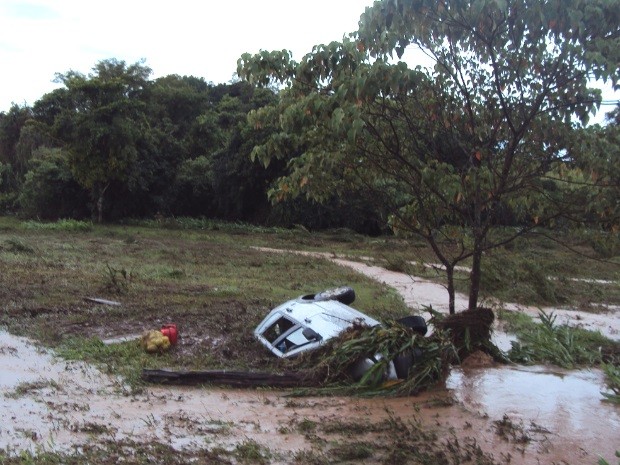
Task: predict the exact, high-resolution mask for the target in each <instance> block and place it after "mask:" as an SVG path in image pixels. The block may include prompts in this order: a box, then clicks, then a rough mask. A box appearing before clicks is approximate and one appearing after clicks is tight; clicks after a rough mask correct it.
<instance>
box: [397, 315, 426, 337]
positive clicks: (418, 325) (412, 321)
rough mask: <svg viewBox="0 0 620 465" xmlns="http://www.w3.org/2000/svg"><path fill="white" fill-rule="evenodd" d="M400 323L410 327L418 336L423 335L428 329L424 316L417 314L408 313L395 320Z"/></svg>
mask: <svg viewBox="0 0 620 465" xmlns="http://www.w3.org/2000/svg"><path fill="white" fill-rule="evenodd" d="M396 321H397V322H398V323H400V324H401V325H403V326H405V327H407V328H411V329H412V330H413V331H414V332H416V333H418V334H419V335H420V336H424V335H425V334H426V332H427V331H428V327H427V326H426V321H424V318H422V317H421V316H418V315H410V316H406V317H404V318H399V319H398V320H396Z"/></svg>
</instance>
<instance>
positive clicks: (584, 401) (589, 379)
mask: <svg viewBox="0 0 620 465" xmlns="http://www.w3.org/2000/svg"><path fill="white" fill-rule="evenodd" d="M446 385H447V387H448V389H450V390H452V391H453V394H454V395H455V397H456V398H457V399H458V400H459V401H460V402H462V403H463V404H464V405H465V406H466V407H469V408H471V409H474V410H476V411H479V412H480V413H483V414H486V415H488V416H489V417H490V418H491V419H492V420H499V419H502V418H503V416H504V415H505V414H506V415H508V416H509V417H511V418H516V419H520V420H522V421H523V423H524V424H525V425H528V424H531V423H535V424H536V425H538V426H542V427H544V428H547V429H549V430H550V431H554V432H557V433H561V435H562V436H564V435H568V436H574V437H578V436H581V437H582V438H583V437H584V436H585V437H590V438H592V439H594V440H596V439H597V438H603V437H607V438H609V435H610V432H612V431H616V432H618V431H620V407H619V406H618V405H615V404H612V403H608V402H603V399H604V397H603V396H602V394H601V391H604V390H605V379H604V375H603V373H602V372H601V371H600V370H581V371H570V372H568V371H563V370H555V369H550V368H547V367H541V366H534V367H498V368H482V369H475V368H471V369H455V370H453V372H452V373H451V375H450V377H449V378H448V380H447V383H446ZM616 437H618V436H616Z"/></svg>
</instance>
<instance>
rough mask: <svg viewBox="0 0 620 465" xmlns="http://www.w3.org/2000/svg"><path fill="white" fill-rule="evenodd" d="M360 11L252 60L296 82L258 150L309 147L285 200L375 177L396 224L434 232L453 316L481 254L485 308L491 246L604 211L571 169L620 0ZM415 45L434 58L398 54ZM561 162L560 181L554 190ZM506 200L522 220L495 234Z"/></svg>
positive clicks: (278, 153) (414, 2) (402, 5)
mask: <svg viewBox="0 0 620 465" xmlns="http://www.w3.org/2000/svg"><path fill="white" fill-rule="evenodd" d="M359 24H360V28H359V30H358V31H357V33H355V34H353V35H351V36H350V37H348V38H345V39H343V40H342V41H341V42H333V43H331V44H329V45H318V46H316V47H314V49H313V51H312V53H309V54H308V55H306V56H305V57H304V58H303V59H302V60H301V61H300V62H295V61H293V60H292V59H291V57H290V54H289V53H288V52H287V51H282V52H261V53H259V54H256V55H254V56H252V55H250V54H244V55H243V56H242V57H241V58H240V60H239V62H238V74H239V75H240V76H242V77H243V78H245V79H248V80H250V81H251V82H256V83H259V84H263V85H268V84H273V83H274V81H275V82H277V83H280V85H282V84H284V85H285V90H284V91H283V92H282V93H281V102H280V106H279V108H278V109H277V111H272V110H270V109H266V110H264V111H258V112H256V113H255V114H254V115H253V116H252V117H253V121H254V124H256V125H260V124H266V123H267V122H271V123H277V124H278V125H279V126H280V131H279V133H277V134H275V135H274V136H273V137H272V138H271V139H270V140H269V141H268V142H267V143H265V144H262V145H260V146H258V147H256V148H255V149H254V152H253V154H254V156H255V157H258V158H260V159H262V160H263V161H264V162H265V163H268V162H269V161H270V160H272V159H274V158H279V157H280V158H281V157H287V156H290V154H291V152H294V151H296V150H297V151H298V153H299V155H298V156H293V158H292V159H291V161H290V162H289V171H288V175H287V176H285V177H283V178H281V179H280V181H279V182H278V184H277V185H276V186H275V187H274V189H273V190H272V192H271V194H272V196H273V198H274V199H280V198H285V197H287V196H291V195H292V196H297V195H307V196H311V197H313V198H316V199H319V200H321V199H325V198H327V196H329V195H330V193H333V192H337V191H338V190H342V189H350V188H356V189H360V188H363V189H365V191H366V192H367V193H368V201H369V202H372V201H374V202H377V203H380V204H381V205H382V206H383V207H384V208H386V209H387V211H388V212H389V213H390V224H391V226H392V228H393V229H394V230H395V231H396V232H398V233H403V234H412V235H416V236H419V237H422V238H424V239H425V240H426V241H427V242H428V243H429V245H430V246H431V248H432V249H433V251H434V252H435V254H436V256H437V258H438V260H439V261H440V262H441V263H442V265H443V266H444V268H445V270H446V274H447V287H448V293H449V306H450V311H451V312H452V313H453V312H454V311H455V306H454V295H455V288H454V270H455V267H456V266H457V265H458V264H459V263H461V262H463V261H465V260H467V261H469V262H470V263H471V269H472V271H471V273H470V282H469V308H475V307H476V306H477V304H478V299H479V291H480V276H481V260H482V257H483V254H484V252H485V251H487V250H490V249H492V248H494V247H497V246H498V245H502V244H505V243H506V242H508V241H510V240H512V239H514V238H515V237H517V236H518V235H520V234H523V233H524V232H526V231H528V230H529V229H531V228H534V227H536V226H540V225H544V224H550V223H551V222H553V221H554V220H556V219H557V218H559V217H560V216H570V217H575V216H576V215H577V214H578V213H583V212H584V211H585V210H587V209H588V208H593V206H592V205H589V206H587V207H585V208H583V207H580V206H578V205H576V204H575V202H574V200H575V199H577V198H579V199H583V198H584V197H583V195H581V194H582V192H580V189H572V188H564V187H566V186H565V185H564V184H563V182H564V179H563V178H562V175H561V173H562V172H563V170H562V167H563V166H565V165H566V164H567V163H568V162H569V161H570V160H569V159H568V154H567V151H566V147H567V144H568V142H567V141H568V139H569V138H568V136H569V135H570V134H571V131H572V129H573V126H574V125H580V124H581V125H583V124H585V123H586V122H587V119H588V115H589V114H590V113H591V112H592V111H593V110H595V109H596V108H597V107H598V105H599V103H600V93H599V92H598V91H596V90H593V89H591V88H590V87H589V83H590V79H592V78H597V79H604V80H609V79H610V80H611V82H612V84H614V85H616V84H617V83H618V80H619V78H620V70H619V68H618V63H619V62H620V2H619V1H618V0H589V1H585V0H548V1H545V2H542V1H541V2H539V1H533V0H407V1H405V0H382V1H376V2H375V3H374V5H373V6H372V7H369V8H367V9H366V11H365V12H364V14H363V15H362V16H361V18H360V22H359ZM407 48H410V49H414V50H415V51H417V53H420V54H422V56H423V57H424V60H425V61H428V62H430V65H428V66H422V65H420V66H416V67H415V68H414V69H411V68H410V67H409V66H408V65H407V64H406V63H404V62H398V63H395V62H394V61H395V60H394V59H393V58H392V57H393V55H394V54H396V55H397V56H398V58H401V57H402V56H403V54H404V53H405V51H406V49H407ZM421 62H422V61H421ZM552 173H558V175H557V176H555V175H554V176H553V181H554V183H556V185H558V186H559V188H558V189H554V190H552V191H548V190H546V189H545V186H546V185H547V184H546V183H545V178H546V177H547V176H549V175H550V174H552ZM584 176H585V174H584ZM585 184H588V185H589V186H590V188H594V187H595V185H596V183H595V182H594V180H593V179H591V178H587V176H586V178H584V183H583V185H585ZM572 186H574V184H571V187H572ZM588 198H590V199H592V198H594V197H593V196H589V197H588ZM575 206H578V207H580V208H581V212H579V211H576V210H575ZM506 208H511V209H513V211H514V212H515V214H517V215H519V219H520V221H521V225H522V227H521V228H520V229H518V230H515V231H514V232H513V234H512V235H511V236H509V237H505V236H504V237H502V239H501V240H494V238H493V236H492V235H490V234H489V232H490V231H491V228H492V227H493V226H494V225H495V224H497V222H498V221H499V217H500V215H501V214H503V212H504V211H505V209H506Z"/></svg>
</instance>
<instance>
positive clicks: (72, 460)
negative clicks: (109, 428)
mask: <svg viewBox="0 0 620 465" xmlns="http://www.w3.org/2000/svg"><path fill="white" fill-rule="evenodd" d="M230 455H231V454H230V453H229V452H227V451H225V450H222V449H213V450H208V449H201V450H197V451H191V450H178V449H174V448H172V447H171V446H170V445H168V444H162V443H160V442H156V441H151V442H147V443H139V442H136V441H132V440H129V439H122V440H118V439H117V440H103V441H89V442H87V443H86V444H84V445H82V446H80V447H79V449H76V450H73V451H68V452H50V451H45V450H36V451H22V452H20V453H18V454H10V453H9V452H8V451H3V450H0V463H1V464H2V465H61V464H62V465H83V464H87V463H93V464H94V463H96V464H98V465H117V464H119V463H128V464H132V465H147V464H152V463H165V464H168V465H186V464H187V463H217V464H222V465H232V464H233V463H236V462H233V461H232V460H230V458H229V457H230ZM259 463H261V462H259ZM262 463H264V462H262Z"/></svg>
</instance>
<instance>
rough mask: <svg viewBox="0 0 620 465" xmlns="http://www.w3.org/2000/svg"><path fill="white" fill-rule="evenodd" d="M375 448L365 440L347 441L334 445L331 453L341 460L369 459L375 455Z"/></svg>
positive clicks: (337, 459)
mask: <svg viewBox="0 0 620 465" xmlns="http://www.w3.org/2000/svg"><path fill="white" fill-rule="evenodd" d="M374 450H375V449H373V447H372V446H371V445H369V444H367V443H364V442H359V441H355V442H345V443H343V444H338V445H336V446H334V447H332V448H331V449H330V455H332V456H333V457H334V459H335V460H336V461H340V462H346V461H358V460H367V459H370V458H372V457H373V455H374Z"/></svg>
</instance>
